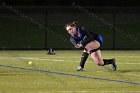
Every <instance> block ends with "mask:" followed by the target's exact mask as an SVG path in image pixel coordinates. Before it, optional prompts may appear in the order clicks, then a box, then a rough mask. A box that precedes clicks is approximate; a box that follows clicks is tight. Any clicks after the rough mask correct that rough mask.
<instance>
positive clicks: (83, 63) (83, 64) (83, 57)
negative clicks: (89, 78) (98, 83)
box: [80, 52, 89, 68]
mask: <svg viewBox="0 0 140 93" xmlns="http://www.w3.org/2000/svg"><path fill="white" fill-rule="evenodd" d="M88 55H89V54H88V53H86V52H83V54H82V57H81V61H80V66H81V67H82V68H84V66H85V62H86V60H87V58H88Z"/></svg>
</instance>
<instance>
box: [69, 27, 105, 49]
mask: <svg viewBox="0 0 140 93" xmlns="http://www.w3.org/2000/svg"><path fill="white" fill-rule="evenodd" d="M76 31H77V33H79V34H80V36H79V37H78V36H77V35H72V36H71V38H70V41H71V43H72V44H73V45H74V46H76V45H77V44H82V45H83V46H86V44H88V43H89V42H91V41H93V40H98V39H100V40H98V41H99V42H100V41H101V42H100V43H102V41H103V40H101V39H102V37H101V35H99V34H95V33H92V32H88V31H84V30H83V29H81V28H79V27H78V28H76ZM98 36H100V38H99V37H98Z"/></svg>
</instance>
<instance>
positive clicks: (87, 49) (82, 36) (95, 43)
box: [65, 22, 117, 71]
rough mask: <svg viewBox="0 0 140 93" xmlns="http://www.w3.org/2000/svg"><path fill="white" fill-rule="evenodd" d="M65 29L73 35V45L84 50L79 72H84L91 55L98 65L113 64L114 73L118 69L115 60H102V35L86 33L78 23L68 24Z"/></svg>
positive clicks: (71, 39)
mask: <svg viewBox="0 0 140 93" xmlns="http://www.w3.org/2000/svg"><path fill="white" fill-rule="evenodd" d="M65 29H66V31H67V32H68V33H69V34H70V35H71V38H70V41H71V43H72V44H73V45H74V46H75V47H76V48H81V47H83V48H84V50H83V54H82V57H81V61H80V65H79V66H78V68H77V71H83V69H84V65H85V62H86V60H87V58H88V56H89V54H90V56H91V58H92V59H93V60H94V61H95V62H96V64H97V65H99V66H105V65H108V64H111V65H112V68H113V70H114V71H115V70H116V69H117V65H116V63H115V59H114V58H113V59H102V57H101V51H100V47H101V46H102V44H103V39H102V36H101V35H100V34H96V33H92V32H88V31H84V30H83V29H82V28H81V27H79V26H78V25H77V23H76V22H72V23H68V24H66V25H65Z"/></svg>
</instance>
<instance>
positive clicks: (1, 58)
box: [0, 57, 140, 65]
mask: <svg viewBox="0 0 140 93" xmlns="http://www.w3.org/2000/svg"><path fill="white" fill-rule="evenodd" d="M19 59H21V60H22V59H23V60H47V61H54V62H79V61H78V60H61V59H55V58H54V59H48V58H35V57H0V60H19ZM90 63H93V62H92V61H90ZM117 64H128V65H131V64H133V65H135V64H136V65H140V63H117Z"/></svg>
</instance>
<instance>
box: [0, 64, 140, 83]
mask: <svg viewBox="0 0 140 93" xmlns="http://www.w3.org/2000/svg"><path fill="white" fill-rule="evenodd" d="M0 66H1V67H6V68H11V69H21V70H29V71H36V72H47V73H50V74H59V75H64V76H73V77H79V78H90V79H95V80H103V81H111V82H117V83H123V84H133V85H140V82H130V81H123V80H115V79H109V78H99V77H92V76H83V75H76V74H67V73H63V72H52V71H48V70H43V69H33V68H24V67H17V66H9V65H3V64H0Z"/></svg>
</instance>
